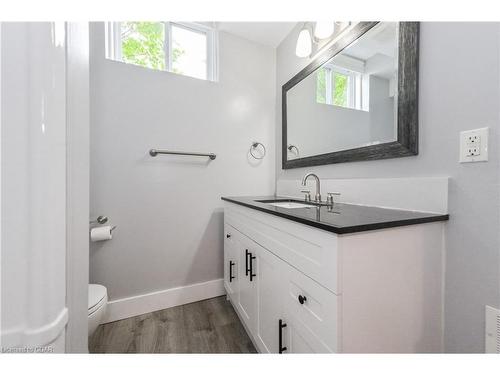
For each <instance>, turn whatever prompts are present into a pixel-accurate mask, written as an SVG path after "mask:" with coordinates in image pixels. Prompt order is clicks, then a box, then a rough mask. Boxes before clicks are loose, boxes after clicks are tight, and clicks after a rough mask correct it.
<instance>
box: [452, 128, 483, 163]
mask: <svg viewBox="0 0 500 375" xmlns="http://www.w3.org/2000/svg"><path fill="white" fill-rule="evenodd" d="M488 133H489V128H480V129H474V130H466V131H463V132H460V159H459V161H460V163H475V162H478V161H488ZM471 137H472V138H473V139H474V140H475V142H477V143H476V144H474V141H473V142H471V141H470V139H471Z"/></svg>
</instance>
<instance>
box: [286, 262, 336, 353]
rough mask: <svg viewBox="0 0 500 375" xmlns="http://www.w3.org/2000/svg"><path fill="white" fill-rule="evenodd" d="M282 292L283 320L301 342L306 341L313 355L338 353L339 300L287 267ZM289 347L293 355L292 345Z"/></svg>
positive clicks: (294, 350) (312, 281)
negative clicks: (314, 353)
mask: <svg viewBox="0 0 500 375" xmlns="http://www.w3.org/2000/svg"><path fill="white" fill-rule="evenodd" d="M285 290H286V292H285V303H284V306H285V314H286V319H287V321H289V322H290V325H291V326H292V327H294V330H295V332H297V333H298V334H300V336H301V337H302V339H301V341H302V340H307V341H309V343H308V346H309V347H310V348H314V351H315V352H330V353H335V352H337V350H338V346H337V341H338V329H337V322H338V298H339V297H338V296H336V295H335V294H334V293H332V292H330V291H329V290H327V289H325V288H324V287H322V286H321V285H319V284H318V283H316V282H315V281H314V280H311V279H310V278H309V277H307V276H305V275H304V274H302V273H301V272H299V271H297V270H296V269H294V268H293V267H290V266H288V270H287V272H286V289H285ZM301 302H302V303H301ZM290 344H291V350H292V351H293V352H296V350H297V349H293V346H294V343H293V341H292V342H291V343H290ZM302 346H303V345H299V347H302Z"/></svg>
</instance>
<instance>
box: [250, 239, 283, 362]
mask: <svg viewBox="0 0 500 375" xmlns="http://www.w3.org/2000/svg"><path fill="white" fill-rule="evenodd" d="M256 250H257V258H256V267H257V269H256V271H255V272H254V273H255V274H256V275H257V276H256V282H257V310H258V313H257V331H256V335H255V336H256V337H255V341H256V343H257V345H258V346H259V351H260V352H261V353H278V352H279V329H280V327H279V321H280V319H282V318H283V315H282V314H283V300H284V298H283V294H284V283H283V277H284V273H285V270H286V268H285V267H284V263H283V261H282V260H280V259H279V258H278V257H277V256H275V255H274V254H272V253H271V252H269V251H268V250H266V249H264V248H263V247H261V246H259V245H256Z"/></svg>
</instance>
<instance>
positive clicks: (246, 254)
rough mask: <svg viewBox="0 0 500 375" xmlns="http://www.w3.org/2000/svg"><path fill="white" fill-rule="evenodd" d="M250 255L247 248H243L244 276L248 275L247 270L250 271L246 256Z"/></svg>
mask: <svg viewBox="0 0 500 375" xmlns="http://www.w3.org/2000/svg"><path fill="white" fill-rule="evenodd" d="M249 255H250V252H249V251H248V249H245V276H248V272H250V268H248V256H249Z"/></svg>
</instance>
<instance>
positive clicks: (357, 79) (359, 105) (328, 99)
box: [324, 65, 368, 111]
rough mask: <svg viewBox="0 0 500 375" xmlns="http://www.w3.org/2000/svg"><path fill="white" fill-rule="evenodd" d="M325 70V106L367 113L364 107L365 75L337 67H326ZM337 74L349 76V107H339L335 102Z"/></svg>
mask: <svg viewBox="0 0 500 375" xmlns="http://www.w3.org/2000/svg"><path fill="white" fill-rule="evenodd" d="M324 69H325V80H326V82H325V90H326V92H325V104H329V105H335V106H337V107H341V108H348V109H356V110H363V111H367V110H368V109H367V108H364V106H363V99H364V97H365V96H364V95H363V91H364V90H365V89H366V87H365V86H366V85H363V81H364V79H363V74H361V73H357V72H354V71H351V70H347V69H342V68H339V67H337V66H328V65H326V66H324ZM335 73H338V74H342V75H344V76H347V79H348V82H347V106H346V107H344V106H339V105H336V104H334V102H333V92H334V91H335V80H334V79H333V78H334V75H335Z"/></svg>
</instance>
